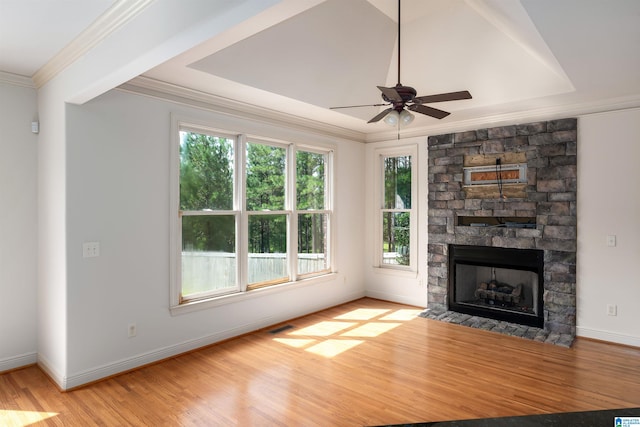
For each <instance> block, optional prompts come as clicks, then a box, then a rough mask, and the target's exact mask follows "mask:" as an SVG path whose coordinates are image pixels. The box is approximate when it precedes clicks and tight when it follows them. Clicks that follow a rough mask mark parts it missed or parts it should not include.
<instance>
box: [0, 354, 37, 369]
mask: <svg viewBox="0 0 640 427" xmlns="http://www.w3.org/2000/svg"><path fill="white" fill-rule="evenodd" d="M37 361H38V355H37V353H35V352H33V353H24V354H19V355H17V356H11V357H7V358H5V359H0V372H5V371H11V370H13V369H17V368H22V367H23V366H29V365H33V364H34V363H36V362H37Z"/></svg>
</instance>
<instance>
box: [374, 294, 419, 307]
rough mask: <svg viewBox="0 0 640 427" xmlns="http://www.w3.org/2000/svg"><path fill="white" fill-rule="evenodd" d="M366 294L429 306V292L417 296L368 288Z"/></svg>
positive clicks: (417, 305)
mask: <svg viewBox="0 0 640 427" xmlns="http://www.w3.org/2000/svg"><path fill="white" fill-rule="evenodd" d="M365 294H366V296H368V297H370V298H375V299H381V300H384V301H391V302H397V303H398V304H406V305H413V306H416V307H422V308H426V307H427V293H426V292H425V293H424V296H420V297H416V296H414V295H399V294H392V293H388V292H380V291H375V290H367V291H366V293H365Z"/></svg>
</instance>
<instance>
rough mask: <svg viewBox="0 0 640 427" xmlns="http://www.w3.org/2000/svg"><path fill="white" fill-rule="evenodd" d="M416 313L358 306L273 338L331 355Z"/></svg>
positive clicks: (412, 316)
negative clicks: (329, 318) (283, 335)
mask: <svg viewBox="0 0 640 427" xmlns="http://www.w3.org/2000/svg"><path fill="white" fill-rule="evenodd" d="M420 312H421V310H416V309H399V310H395V311H392V310H391V309H386V308H385V309H378V308H358V309H356V310H351V311H349V312H346V313H344V314H341V315H339V316H336V317H334V319H336V320H335V321H334V320H324V321H321V322H318V323H316V324H313V325H311V326H307V327H304V328H302V329H294V330H289V331H287V332H286V336H287V338H284V337H282V336H280V337H278V338H273V340H274V341H276V342H279V343H280V344H285V345H288V346H289V347H294V348H298V349H301V350H305V351H308V352H311V353H314V354H318V355H320V356H324V357H327V358H331V357H335V356H337V355H339V354H341V353H344V352H345V351H348V350H350V349H352V348H354V347H356V346H357V345H360V344H362V343H364V342H366V339H367V338H368V339H373V338H376V337H378V336H380V335H382V334H384V333H385V332H388V331H390V330H392V329H395V328H397V327H399V326H401V325H402V322H407V321H409V320H411V319H414V318H416V317H417V316H418V314H420ZM338 320H350V322H344V321H342V322H341V321H338ZM352 338H361V339H359V340H356V339H352Z"/></svg>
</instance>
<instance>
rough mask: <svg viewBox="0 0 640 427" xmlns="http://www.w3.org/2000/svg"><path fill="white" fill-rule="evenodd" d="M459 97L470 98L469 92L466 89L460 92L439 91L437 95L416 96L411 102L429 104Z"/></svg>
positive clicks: (454, 99) (455, 99)
mask: <svg viewBox="0 0 640 427" xmlns="http://www.w3.org/2000/svg"><path fill="white" fill-rule="evenodd" d="M459 99H471V94H470V93H469V91H467V90H463V91H460V92H449V93H439V94H437V95H427V96H416V97H415V98H413V102H416V103H418V104H430V103H432V102H445V101H457V100H459Z"/></svg>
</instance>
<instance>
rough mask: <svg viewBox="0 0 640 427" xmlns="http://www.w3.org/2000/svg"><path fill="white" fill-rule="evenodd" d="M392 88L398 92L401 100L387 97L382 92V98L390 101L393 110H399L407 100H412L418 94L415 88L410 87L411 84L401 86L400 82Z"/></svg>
mask: <svg viewBox="0 0 640 427" xmlns="http://www.w3.org/2000/svg"><path fill="white" fill-rule="evenodd" d="M394 89H395V91H396V92H397V93H398V95H400V98H402V102H399V101H395V100H392V99H389V98H388V97H387V95H385V94H384V93H382V99H383V100H384V101H385V102H390V103H392V104H393V108H394V110H398V109H400V110H401V109H402V108H403V107H404V105H405V104H406V103H407V102H412V101H413V99H414V98H415V97H416V95H417V94H418V92H416V90H415V89H414V88H412V87H411V86H403V85H401V84H400V83H398V84H397V85H395V86H394Z"/></svg>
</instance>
